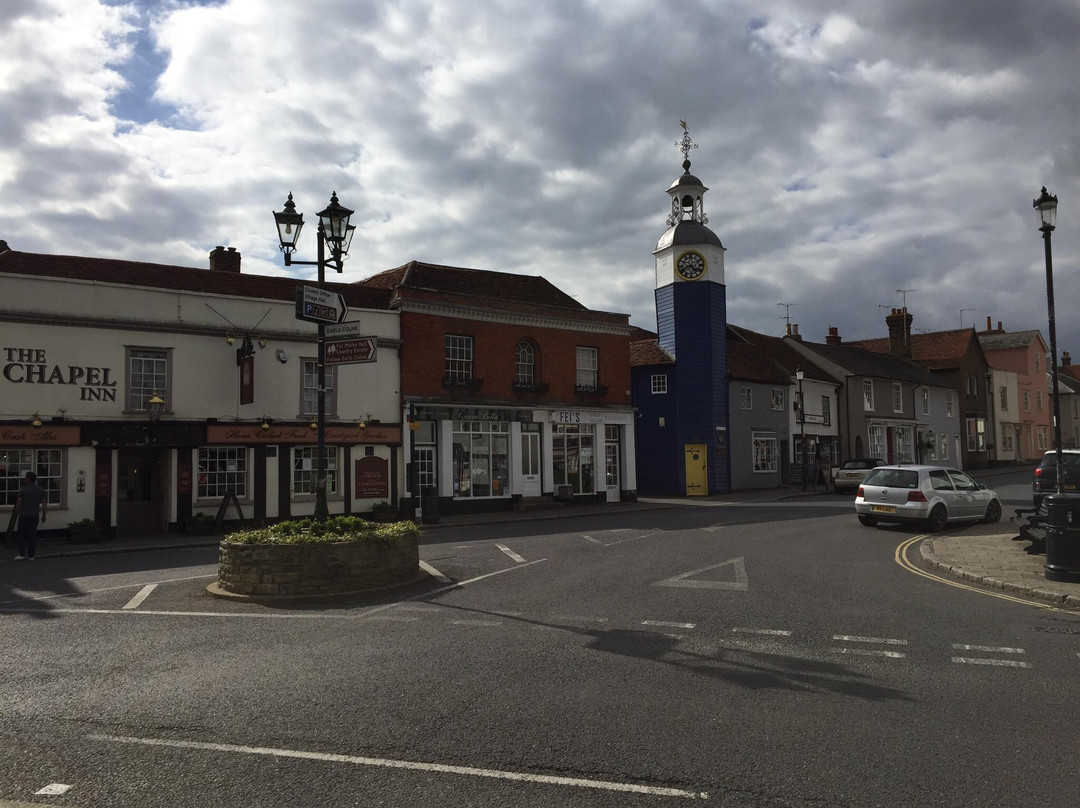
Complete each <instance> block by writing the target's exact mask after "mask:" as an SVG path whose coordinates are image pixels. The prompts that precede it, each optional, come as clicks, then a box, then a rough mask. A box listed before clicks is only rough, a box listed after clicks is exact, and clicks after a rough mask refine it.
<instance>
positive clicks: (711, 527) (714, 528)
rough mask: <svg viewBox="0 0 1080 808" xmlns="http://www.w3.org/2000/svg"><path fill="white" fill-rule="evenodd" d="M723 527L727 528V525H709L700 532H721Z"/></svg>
mask: <svg viewBox="0 0 1080 808" xmlns="http://www.w3.org/2000/svg"><path fill="white" fill-rule="evenodd" d="M725 527H727V525H709V526H708V527H703V528H702V530H704V531H705V532H706V533H715V532H716V531H718V530H723V529H724V528H725Z"/></svg>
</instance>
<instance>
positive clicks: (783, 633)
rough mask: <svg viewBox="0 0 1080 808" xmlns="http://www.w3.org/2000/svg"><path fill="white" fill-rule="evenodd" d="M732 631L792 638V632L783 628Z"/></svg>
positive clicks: (737, 629) (738, 629)
mask: <svg viewBox="0 0 1080 808" xmlns="http://www.w3.org/2000/svg"><path fill="white" fill-rule="evenodd" d="M732 631H736V632H741V633H742V634H769V635H772V636H775V637H790V636H791V632H790V631H785V630H784V629H782V628H733V629H732Z"/></svg>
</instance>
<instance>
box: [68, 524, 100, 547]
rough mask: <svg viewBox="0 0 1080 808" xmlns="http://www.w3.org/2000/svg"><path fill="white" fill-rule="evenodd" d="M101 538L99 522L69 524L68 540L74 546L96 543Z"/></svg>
mask: <svg viewBox="0 0 1080 808" xmlns="http://www.w3.org/2000/svg"><path fill="white" fill-rule="evenodd" d="M99 537H100V534H99V533H98V526H97V522H95V521H94V520H93V519H80V520H79V521H78V522H69V523H68V540H69V541H71V542H72V543H74V544H89V543H91V542H96V541H97V540H98V538H99Z"/></svg>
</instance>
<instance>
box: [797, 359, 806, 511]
mask: <svg viewBox="0 0 1080 808" xmlns="http://www.w3.org/2000/svg"><path fill="white" fill-rule="evenodd" d="M804 375H805V374H803V371H802V368H797V369H796V370H795V378H796V379H798V380H799V451H800V453H801V454H800V457H801V458H802V463H801V466H802V474H801V475H800V476H801V477H802V490H803V491H805V490H806V410H805V405H806V402H805V401H803V394H802V380H803V376H804Z"/></svg>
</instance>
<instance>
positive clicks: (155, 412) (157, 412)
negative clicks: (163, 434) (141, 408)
mask: <svg viewBox="0 0 1080 808" xmlns="http://www.w3.org/2000/svg"><path fill="white" fill-rule="evenodd" d="M164 411H165V399H163V398H162V397H161V396H159V395H158V391H157V390H153V391H151V395H150V398H148V399H146V417H147V418H149V419H150V423H152V424H156V423H157V422H158V420H160V418H161V413H163V412H164Z"/></svg>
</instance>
